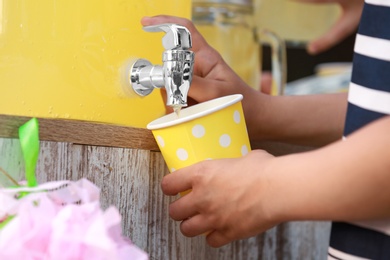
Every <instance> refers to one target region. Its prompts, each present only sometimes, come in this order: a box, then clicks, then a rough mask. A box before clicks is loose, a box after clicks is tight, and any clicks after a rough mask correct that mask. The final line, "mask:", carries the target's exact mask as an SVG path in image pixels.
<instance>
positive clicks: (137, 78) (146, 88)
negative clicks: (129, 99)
mask: <svg viewBox="0 0 390 260" xmlns="http://www.w3.org/2000/svg"><path fill="white" fill-rule="evenodd" d="M154 67H155V66H153V65H152V63H151V62H150V61H148V60H145V59H138V60H136V61H135V62H134V63H133V65H132V66H131V68H130V73H129V81H130V84H131V86H132V88H133V90H134V92H135V93H137V94H138V95H140V96H142V97H144V96H147V95H149V94H150V93H152V91H153V89H154V88H155V87H162V86H164V85H162V86H156V85H155V84H153V82H152V80H151V79H152V77H153V76H152V75H151V74H152V73H153V68H154ZM148 74H149V75H148ZM161 76H162V75H161ZM147 80H150V82H147Z"/></svg>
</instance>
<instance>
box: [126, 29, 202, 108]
mask: <svg viewBox="0 0 390 260" xmlns="http://www.w3.org/2000/svg"><path fill="white" fill-rule="evenodd" d="M144 30H145V31H148V32H159V31H162V32H165V33H166V35H165V36H164V37H163V45H164V47H165V49H166V50H165V51H164V53H163V59H162V61H163V65H162V66H160V65H152V63H150V62H149V61H148V60H145V59H138V60H136V61H135V62H134V63H133V64H132V65H131V68H130V70H129V82H130V85H131V87H132V88H133V90H134V92H135V93H137V94H138V95H140V96H147V95H149V94H150V93H151V92H152V91H153V90H154V89H155V88H162V87H165V89H166V92H167V105H168V106H171V107H176V108H177V107H185V106H187V94H188V90H189V88H190V85H191V81H192V74H193V65H194V60H195V59H194V53H193V52H192V51H190V50H188V49H189V48H191V47H192V39H191V34H190V32H189V31H188V29H187V28H185V27H183V26H180V25H176V24H160V25H154V26H147V27H144Z"/></svg>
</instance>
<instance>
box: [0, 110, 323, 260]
mask: <svg viewBox="0 0 390 260" xmlns="http://www.w3.org/2000/svg"><path fill="white" fill-rule="evenodd" d="M3 119H4V117H3ZM2 122H4V120H3V121H2ZM19 123H21V121H20V122H19ZM17 125H18V124H15V125H14V127H16V126H17ZM0 128H1V126H0ZM0 131H3V130H0ZM3 133H4V131H3ZM7 137H9V136H7ZM40 144H41V149H40V155H39V162H38V165H37V173H38V179H39V182H44V181H50V180H62V179H68V180H78V179H80V178H87V179H89V180H90V181H92V182H94V183H95V184H96V185H97V186H99V187H100V189H101V203H102V206H103V207H104V208H107V207H109V206H110V205H114V206H115V207H117V208H118V210H119V212H120V213H121V215H122V217H123V221H122V227H123V231H124V235H126V236H128V237H129V238H130V239H131V240H132V241H133V242H134V243H135V244H136V245H138V246H139V247H140V248H141V249H143V250H145V251H146V252H147V253H148V254H149V257H150V259H153V260H154V259H156V260H157V259H170V260H175V259H179V260H181V259H194V260H198V259H202V260H203V259H206V260H209V259H210V260H215V259H217V260H218V259H221V260H224V259H226V260H231V259H234V260H235V259H237V260H248V259H254V260H255V259H265V260H272V259H299V260H301V259H326V251H327V243H328V242H327V241H328V236H329V228H330V225H329V223H328V222H290V223H284V224H282V225H279V226H277V227H275V228H273V229H270V230H269V231H267V232H265V233H264V234H261V235H258V236H256V237H252V238H250V239H245V240H241V241H236V242H233V243H231V244H229V245H227V246H224V247H222V248H219V249H214V248H210V247H209V246H207V245H206V243H205V238H204V237H202V236H200V237H196V238H186V237H184V236H183V235H181V233H180V230H179V223H177V222H175V221H173V220H172V219H170V218H169V216H168V205H169V203H170V202H171V201H172V200H174V199H175V198H170V197H167V196H164V195H163V194H162V192H161V189H160V182H161V179H162V177H163V176H164V175H165V174H167V173H168V170H167V167H166V165H165V163H164V160H163V158H162V155H161V153H159V152H155V151H150V150H147V149H132V148H121V147H101V146H96V145H80V144H75V143H71V142H49V141H41V142H40ZM0 167H2V168H4V169H6V170H7V171H8V172H10V173H11V172H12V173H15V174H16V175H21V174H23V172H24V169H23V160H22V157H21V156H20V148H19V141H18V140H17V139H12V138H0ZM241 221H245V219H243V220H241Z"/></svg>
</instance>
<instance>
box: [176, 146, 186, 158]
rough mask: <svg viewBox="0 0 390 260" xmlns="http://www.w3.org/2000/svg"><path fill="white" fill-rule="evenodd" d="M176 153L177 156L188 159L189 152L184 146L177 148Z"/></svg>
mask: <svg viewBox="0 0 390 260" xmlns="http://www.w3.org/2000/svg"><path fill="white" fill-rule="evenodd" d="M176 155H177V157H178V158H179V159H180V160H181V161H185V160H187V159H188V152H187V151H186V150H185V149H183V148H179V149H177V151H176Z"/></svg>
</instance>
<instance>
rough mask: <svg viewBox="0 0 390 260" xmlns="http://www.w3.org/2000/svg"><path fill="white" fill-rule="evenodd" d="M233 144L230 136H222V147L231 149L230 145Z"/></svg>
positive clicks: (220, 140) (220, 141)
mask: <svg viewBox="0 0 390 260" xmlns="http://www.w3.org/2000/svg"><path fill="white" fill-rule="evenodd" d="M231 142H232V139H231V138H230V135H228V134H223V135H221V137H220V138H219V144H220V145H221V146H222V147H225V148H226V147H229V145H230V143H231Z"/></svg>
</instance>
